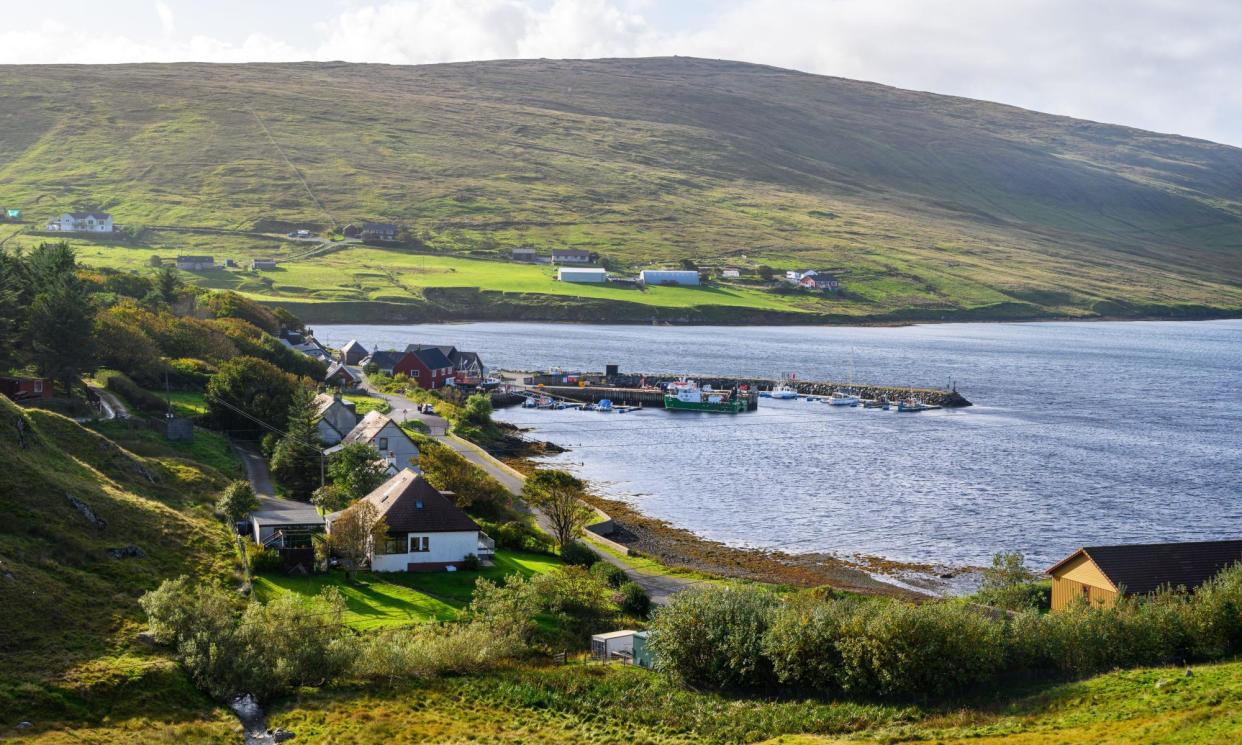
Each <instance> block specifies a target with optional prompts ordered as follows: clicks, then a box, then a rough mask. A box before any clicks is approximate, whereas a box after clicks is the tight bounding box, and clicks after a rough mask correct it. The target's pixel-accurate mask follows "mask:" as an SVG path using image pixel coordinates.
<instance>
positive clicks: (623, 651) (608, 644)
mask: <svg viewBox="0 0 1242 745" xmlns="http://www.w3.org/2000/svg"><path fill="white" fill-rule="evenodd" d="M637 633H638V632H637V631H635V630H634V629H624V630H622V631H609V632H608V633H606V634H595V635H593V636H592V637H591V657H592V658H594V659H597V660H603V661H604V662H608V661H610V660H612V659H613V657H614V655H619V656H621V657H624V658H626V659H627V660H628V659H629V658H631V657H633V656H634V635H635V634H637Z"/></svg>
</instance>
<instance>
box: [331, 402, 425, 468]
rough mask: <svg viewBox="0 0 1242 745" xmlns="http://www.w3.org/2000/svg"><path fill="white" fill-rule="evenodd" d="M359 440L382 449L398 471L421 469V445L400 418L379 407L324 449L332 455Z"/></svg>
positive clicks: (383, 456) (382, 452)
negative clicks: (392, 417) (419, 461)
mask: <svg viewBox="0 0 1242 745" xmlns="http://www.w3.org/2000/svg"><path fill="white" fill-rule="evenodd" d="M358 442H360V443H363V444H364V445H370V446H371V447H373V448H375V449H376V450H378V451H379V454H380V457H381V458H383V459H384V460H386V461H387V462H388V463H389V465H390V467H391V468H392V469H393V472H394V473H395V472H396V471H400V470H401V469H403V468H414V469H417V466H418V446H417V445H415V444H414V441H413V440H411V439H410V436H409V435H407V434H406V433H405V430H403V429H401V427H399V426H397V423H396V422H394V421H393V420H392V419H390V418H389V417H387V416H385V415H384V414H381V413H379V412H378V411H372V412H369V413H368V414H367V415H366V416H364V417H363V418H362V421H360V422H358V424H357V425H355V426H354V428H353V429H351V430H350V431H349V432H348V433H347V434H346V435H345V436H344V437H342V438H341V441H340V442H338V443H337V444H335V445H333V446H332V447H330V448H328V449H327V450H325V451H324V453H325V454H327V455H331V454H332V453H335V452H336V451H337V450H340V449H341V448H342V447H344V446H345V445H352V444H354V443H358Z"/></svg>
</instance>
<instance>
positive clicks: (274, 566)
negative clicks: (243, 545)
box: [246, 543, 285, 574]
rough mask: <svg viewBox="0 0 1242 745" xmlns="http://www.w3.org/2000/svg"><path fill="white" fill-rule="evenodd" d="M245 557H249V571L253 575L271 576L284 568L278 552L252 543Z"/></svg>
mask: <svg viewBox="0 0 1242 745" xmlns="http://www.w3.org/2000/svg"><path fill="white" fill-rule="evenodd" d="M246 555H247V556H249V557H250V571H252V572H254V573H255V574H273V573H275V572H279V571H281V570H283V569H284V568H285V566H284V563H283V562H282V561H281V559H280V552H279V551H276V550H274V549H270V548H267V547H266V546H261V545H259V544H257V543H252V544H251V545H250V548H249V550H248V551H247V552H246Z"/></svg>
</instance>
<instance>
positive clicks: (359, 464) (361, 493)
mask: <svg viewBox="0 0 1242 745" xmlns="http://www.w3.org/2000/svg"><path fill="white" fill-rule="evenodd" d="M387 469H388V466H387V464H386V463H385V462H384V461H383V460H382V459H381V456H380V452H379V451H378V450H376V449H375V448H374V447H372V446H371V445H368V444H367V443H365V442H352V443H350V444H348V445H346V446H344V447H342V448H341V449H340V450H338V451H336V452H335V453H333V454H332V457H331V458H329V459H328V479H329V480H330V481H331V482H332V484H333V485H334V486H336V487H339V488H340V489H341V490H342V491H343V492H344V493H345V494H346V495H347V496H348V497H349V499H350V501H353V500H355V499H361V498H363V497H365V496H366V495H368V494H370V493H371V492H372V491H374V490H375V488H376V487H378V486H379V485H380V484H382V483H384V482H385V481H386V480H387V478H388V476H387ZM338 509H339V508H338Z"/></svg>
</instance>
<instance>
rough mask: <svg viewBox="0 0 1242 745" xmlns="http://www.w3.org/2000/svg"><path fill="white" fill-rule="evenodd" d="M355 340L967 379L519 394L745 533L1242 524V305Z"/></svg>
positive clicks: (383, 329)
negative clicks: (851, 403)
mask: <svg viewBox="0 0 1242 745" xmlns="http://www.w3.org/2000/svg"><path fill="white" fill-rule="evenodd" d="M316 331H317V333H318V335H319V338H320V339H321V340H323V341H325V342H327V343H329V344H332V345H334V346H338V345H340V344H341V343H344V342H345V341H348V340H349V339H352V338H357V339H358V340H359V341H361V342H363V343H364V344H366V345H367V346H368V347H369V348H374V347H375V346H376V345H377V344H379V345H380V346H383V347H398V346H404V345H405V344H407V343H409V342H414V341H418V342H432V343H452V344H456V345H457V346H459V347H462V348H466V349H473V350H476V351H478V352H479V353H480V354H481V355H482V356H483V358H484V360H485V362H486V363H487V364H488V365H490V366H492V367H504V368H510V369H528V370H529V369H542V368H547V367H551V366H557V367H563V368H568V369H575V368H578V369H587V370H602V369H603V367H604V365H605V364H606V363H615V364H619V365H621V368H622V370H640V371H648V372H690V373H718V374H737V375H764V376H777V375H779V374H780V373H782V372H785V371H796V372H797V373H798V376H799V377H801V378H810V379H835V380H842V379H846V378H848V376H849V374H850V373H849V369H850V358H851V350H853V358H854V369H855V372H854V378H855V380H858V381H860V382H877V383H887V384H898V385H905V384H911V385H916V386H919V385H927V386H935V385H941V386H942V385H945V384H947V383H948V381H950V380H953V381H956V383H957V385H958V388H959V389H960V390H961V391H962V392H963V393H964V394H965V395H966V397H967V398H969V399H971V400H972V401H974V402H975V404H976V405H975V406H974V407H972V408H969V409H964V410H956V411H937V412H925V413H921V414H901V415H898V414H896V413H895V412H880V411H865V410H862V409H849V408H844V409H840V408H833V407H828V406H825V405H822V404H813V403H805V402H802V401H772V400H769V399H764V400H763V402H762V405H761V407H760V410H759V411H758V412H756V413H753V414H745V415H740V416H736V417H727V416H713V415H706V414H701V415H694V414H677V415H672V414H668V413H666V412H664V411H656V410H649V411H643V412H637V413H631V414H622V415H619V414H597V413H588V412H570V411H562V412H549V411H532V410H521V409H516V410H508V411H506V412H504V413H503V415H502V417H503V418H504V419H506V420H508V421H512V422H514V423H516V424H520V425H523V426H528V427H533V428H534V429H535V433H536V435H537V436H538V437H540V438H543V439H548V440H552V441H554V442H557V443H559V444H562V445H565V446H567V447H570V448H571V451H570V452H568V453H565V454H563V455H560V456H557V457H556V458H554V459H552V460H553V462H556V463H558V464H561V465H563V466H565V467H568V468H570V469H571V470H573V471H575V472H577V473H578V474H579V475H581V476H583V477H584V478H587V479H589V480H591V481H592V482H593V483H594V484H595V485H596V486H597V487H599V488H600V489H601V490H602V491H603V492H605V493H607V494H608V495H610V496H615V497H619V498H622V499H625V500H628V501H629V502H631V503H633V504H634V505H636V506H637V507H638V508H640V509H641V510H642V511H643V512H644V513H646V514H649V515H652V516H655V517H660V518H664V519H666V520H669V521H670V522H672V523H674V524H676V525H679V526H682V527H685V528H688V529H690V530H693V531H695V532H696V533H699V534H700V535H704V536H707V537H710V538H715V539H718V540H722V541H726V542H728V543H731V544H735V545H742V546H757V547H774V548H782V549H788V550H793V551H831V552H837V553H842V554H851V553H866V554H875V555H880V556H886V557H889V558H894V559H900V560H907V561H929V562H938V563H949V564H967V563H969V564H978V563H985V562H987V561H988V559H989V558H990V556H991V555H992V553H993V552H995V551H998V550H1002V549H1013V548H1016V549H1021V550H1023V551H1025V552H1026V553H1027V555H1028V557H1030V559H1031V560H1032V561H1033V563H1035V564H1037V565H1045V564H1047V563H1049V562H1051V561H1053V560H1055V559H1058V558H1060V557H1061V556H1062V555H1064V554H1065V553H1067V552H1068V551H1070V550H1072V549H1073V548H1075V547H1077V546H1080V545H1091V544H1096V543H1113V542H1133V541H1158V540H1173V539H1211V538H1222V537H1236V536H1237V535H1238V533H1239V529H1240V527H1239V518H1240V517H1242V508H1240V507H1239V497H1242V460H1240V456H1242V321H1214V322H1202V323H1177V322H1169V323H1156V322H1152V323H1148V322H1133V323H1035V324H957V325H933V326H912V327H905V328H783V327H782V328H762V327H761V328H755V327H751V328H712V327H709V328H704V327H698V328H680V327H677V328H674V327H658V328H657V327H639V326H574V325H563V324H500V323H478V324H461V325H424V326H321V327H319V328H317V329H316Z"/></svg>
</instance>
